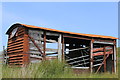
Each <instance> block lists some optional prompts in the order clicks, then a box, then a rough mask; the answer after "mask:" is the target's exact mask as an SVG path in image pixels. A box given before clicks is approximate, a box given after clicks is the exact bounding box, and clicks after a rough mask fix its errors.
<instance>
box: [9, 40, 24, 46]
mask: <svg viewBox="0 0 120 80" xmlns="http://www.w3.org/2000/svg"><path fill="white" fill-rule="evenodd" d="M23 42H24V41H20V42H15V43H12V44H8V46H14V45H18V44H22V43H23Z"/></svg>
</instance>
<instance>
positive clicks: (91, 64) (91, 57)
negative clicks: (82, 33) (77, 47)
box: [90, 39, 94, 73]
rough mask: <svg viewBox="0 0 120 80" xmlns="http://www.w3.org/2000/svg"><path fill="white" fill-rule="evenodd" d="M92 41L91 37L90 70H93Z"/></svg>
mask: <svg viewBox="0 0 120 80" xmlns="http://www.w3.org/2000/svg"><path fill="white" fill-rule="evenodd" d="M93 42H94V40H93V39H92V40H91V41H90V72H91V73H92V72H93Z"/></svg>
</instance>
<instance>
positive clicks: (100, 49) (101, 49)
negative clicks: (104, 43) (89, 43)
mask: <svg viewBox="0 0 120 80" xmlns="http://www.w3.org/2000/svg"><path fill="white" fill-rule="evenodd" d="M97 51H103V48H93V52H97Z"/></svg>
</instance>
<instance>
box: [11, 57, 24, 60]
mask: <svg viewBox="0 0 120 80" xmlns="http://www.w3.org/2000/svg"><path fill="white" fill-rule="evenodd" d="M9 59H10V60H13V59H23V57H13V58H9Z"/></svg>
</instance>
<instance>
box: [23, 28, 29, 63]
mask: <svg viewBox="0 0 120 80" xmlns="http://www.w3.org/2000/svg"><path fill="white" fill-rule="evenodd" d="M28 53H29V38H28V28H25V34H24V43H23V56H24V57H23V60H24V63H23V64H24V65H26V64H28V63H29V54H28Z"/></svg>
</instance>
